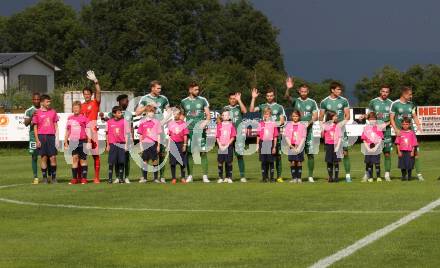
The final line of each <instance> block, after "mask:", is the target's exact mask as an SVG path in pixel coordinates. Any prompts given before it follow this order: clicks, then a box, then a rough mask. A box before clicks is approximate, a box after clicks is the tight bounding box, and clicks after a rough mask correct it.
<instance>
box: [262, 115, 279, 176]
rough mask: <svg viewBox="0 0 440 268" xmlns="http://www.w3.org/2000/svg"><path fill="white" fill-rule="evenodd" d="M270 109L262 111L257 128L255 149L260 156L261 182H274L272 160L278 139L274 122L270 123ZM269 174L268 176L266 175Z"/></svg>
mask: <svg viewBox="0 0 440 268" xmlns="http://www.w3.org/2000/svg"><path fill="white" fill-rule="evenodd" d="M271 115H272V109H270V108H265V109H264V110H263V121H261V122H260V123H259V124H258V128H257V133H258V134H257V146H258V147H257V148H258V150H259V154H260V161H261V173H262V177H263V182H268V181H269V180H268V175H270V182H275V179H274V160H275V154H276V143H277V138H278V127H277V124H276V122H274V121H271ZM268 173H269V174H268Z"/></svg>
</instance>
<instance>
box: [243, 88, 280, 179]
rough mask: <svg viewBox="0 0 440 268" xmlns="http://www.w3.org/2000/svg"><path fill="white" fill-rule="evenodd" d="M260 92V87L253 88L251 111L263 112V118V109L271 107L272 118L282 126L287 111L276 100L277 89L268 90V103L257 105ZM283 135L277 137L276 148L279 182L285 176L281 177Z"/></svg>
mask: <svg viewBox="0 0 440 268" xmlns="http://www.w3.org/2000/svg"><path fill="white" fill-rule="evenodd" d="M259 95H260V93H259V92H258V89H256V88H254V89H252V100H251V105H250V107H249V111H250V112H261V118H263V111H264V109H265V108H270V109H271V111H272V120H273V121H275V122H277V124H278V127H279V128H282V127H283V126H284V123H285V121H286V113H285V112H284V108H283V106H281V105H280V104H278V103H276V102H275V90H274V89H273V88H269V89H267V91H266V103H262V104H260V105H258V106H256V107H255V100H256V99H257V98H258V96H259ZM281 137H282V135H279V136H278V139H277V146H276V147H277V148H276V158H275V165H276V168H277V178H278V179H277V182H283V178H282V177H281V173H282V165H281V139H282V138H281Z"/></svg>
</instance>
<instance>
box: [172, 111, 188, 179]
mask: <svg viewBox="0 0 440 268" xmlns="http://www.w3.org/2000/svg"><path fill="white" fill-rule="evenodd" d="M188 134H189V130H188V127H187V125H186V123H185V121H184V120H183V110H182V109H181V108H176V110H175V111H174V120H172V121H170V122H169V123H168V135H169V137H170V138H169V146H168V148H170V165H171V177H172V180H171V183H172V184H176V182H177V179H176V166H177V165H179V166H180V182H181V183H186V181H185V168H186V165H187V162H186V161H187V159H186V146H187V145H188Z"/></svg>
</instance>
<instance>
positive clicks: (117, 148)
mask: <svg viewBox="0 0 440 268" xmlns="http://www.w3.org/2000/svg"><path fill="white" fill-rule="evenodd" d="M112 113H113V118H111V119H110V120H108V121H107V146H106V149H107V151H108V152H109V155H108V164H109V166H108V183H113V167H114V166H116V167H117V170H118V178H117V179H116V180H115V183H124V165H125V152H126V151H127V149H128V146H127V142H128V140H129V139H130V138H131V130H130V125H129V123H128V122H127V121H126V120H124V119H123V118H122V108H121V107H119V106H114V107H113V109H112ZM126 182H127V183H129V181H126Z"/></svg>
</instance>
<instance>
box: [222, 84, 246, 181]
mask: <svg viewBox="0 0 440 268" xmlns="http://www.w3.org/2000/svg"><path fill="white" fill-rule="evenodd" d="M228 100H229V105H226V106H225V107H223V110H224V111H229V113H230V118H231V119H232V123H233V124H234V126H235V129H236V130H237V138H236V141H235V142H236V146H235V156H236V157H237V162H238V169H239V170H240V178H241V179H240V181H241V182H246V181H247V180H246V176H245V165H244V158H243V151H244V146H245V144H244V142H245V139H243V138H245V136H244V137H240V135H246V132H245V131H246V129H245V128H242V127H240V124H241V122H242V120H243V114H245V113H247V109H246V106H245V105H244V103H243V102H242V101H241V93H239V92H231V93H229V99H228Z"/></svg>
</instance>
